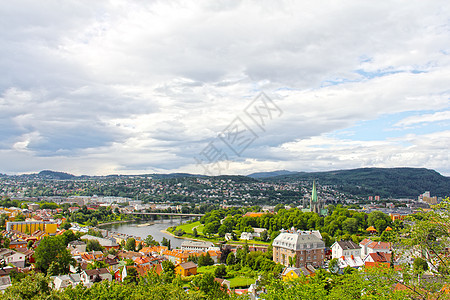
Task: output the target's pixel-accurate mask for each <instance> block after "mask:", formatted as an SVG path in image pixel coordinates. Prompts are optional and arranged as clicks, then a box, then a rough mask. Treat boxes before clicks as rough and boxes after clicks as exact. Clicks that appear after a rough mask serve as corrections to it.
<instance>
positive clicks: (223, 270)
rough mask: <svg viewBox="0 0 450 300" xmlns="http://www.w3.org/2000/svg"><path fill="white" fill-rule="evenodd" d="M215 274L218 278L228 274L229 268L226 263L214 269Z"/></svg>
mask: <svg viewBox="0 0 450 300" xmlns="http://www.w3.org/2000/svg"><path fill="white" fill-rule="evenodd" d="M214 276H216V277H217V278H224V277H225V276H227V268H226V267H225V265H218V266H217V268H216V269H215V270H214Z"/></svg>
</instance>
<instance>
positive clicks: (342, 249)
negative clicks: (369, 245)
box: [331, 241, 361, 258]
mask: <svg viewBox="0 0 450 300" xmlns="http://www.w3.org/2000/svg"><path fill="white" fill-rule="evenodd" d="M331 253H332V254H331V257H332V258H339V257H341V256H352V255H353V256H360V253H361V246H359V245H358V244H356V243H355V242H353V241H338V242H335V243H334V244H333V245H332V246H331Z"/></svg>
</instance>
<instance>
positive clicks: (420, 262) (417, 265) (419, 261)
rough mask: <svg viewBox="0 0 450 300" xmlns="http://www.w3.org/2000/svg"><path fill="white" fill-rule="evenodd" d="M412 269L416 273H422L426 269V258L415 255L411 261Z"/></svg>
mask: <svg viewBox="0 0 450 300" xmlns="http://www.w3.org/2000/svg"><path fill="white" fill-rule="evenodd" d="M413 269H414V272H416V273H419V274H420V273H423V272H425V271H427V270H428V264H427V262H426V260H424V259H423V258H421V257H416V258H415V259H414V263H413Z"/></svg>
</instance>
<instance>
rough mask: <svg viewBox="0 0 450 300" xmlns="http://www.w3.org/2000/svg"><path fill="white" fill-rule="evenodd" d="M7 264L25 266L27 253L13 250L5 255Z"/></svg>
mask: <svg viewBox="0 0 450 300" xmlns="http://www.w3.org/2000/svg"><path fill="white" fill-rule="evenodd" d="M3 259H4V261H5V263H6V264H13V265H14V266H15V267H18V268H25V254H23V253H19V252H15V251H12V252H10V253H9V254H6V255H4V256H3Z"/></svg>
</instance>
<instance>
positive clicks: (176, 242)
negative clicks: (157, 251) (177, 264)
mask: <svg viewBox="0 0 450 300" xmlns="http://www.w3.org/2000/svg"><path fill="white" fill-rule="evenodd" d="M186 221H189V220H188V219H182V222H183V223H184V222H186ZM146 223H151V224H152V225H149V226H138V225H140V224H141V225H142V224H146ZM179 224H181V221H180V219H179V218H177V219H173V220H168V219H164V220H155V221H151V220H147V221H140V222H133V223H119V224H111V225H105V226H102V227H101V229H106V230H109V231H111V232H118V233H123V234H129V235H134V236H137V237H141V238H142V239H145V238H146V237H147V235H149V234H151V235H152V236H153V238H154V239H155V240H156V241H158V242H161V240H162V239H163V237H165V238H166V239H169V240H170V245H171V247H172V248H177V247H178V248H181V243H182V242H183V239H180V238H176V237H173V236H171V235H170V234H167V233H164V232H161V230H166V229H167V227H170V226H176V225H179Z"/></svg>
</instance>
